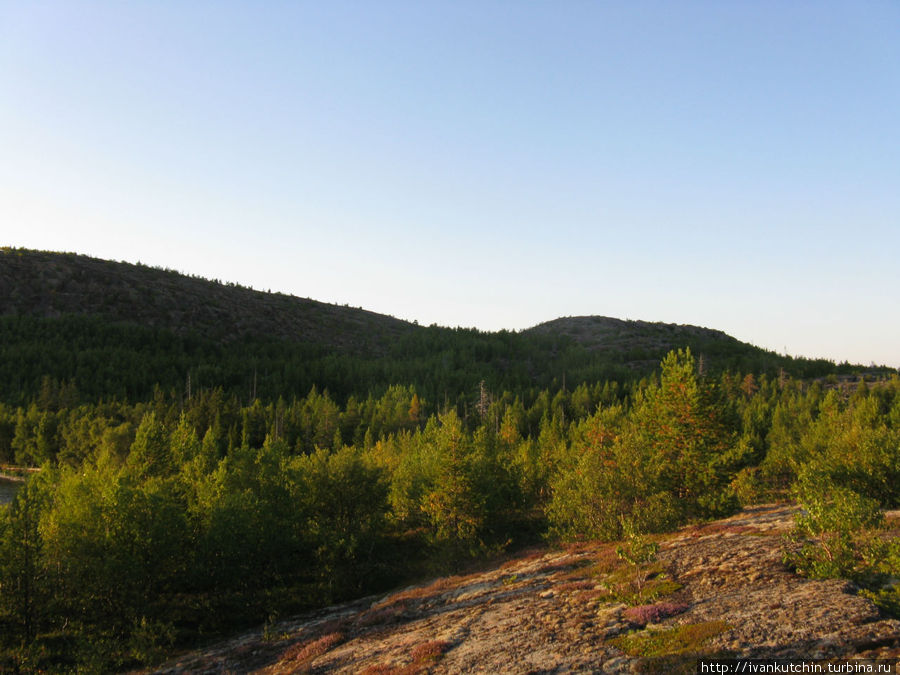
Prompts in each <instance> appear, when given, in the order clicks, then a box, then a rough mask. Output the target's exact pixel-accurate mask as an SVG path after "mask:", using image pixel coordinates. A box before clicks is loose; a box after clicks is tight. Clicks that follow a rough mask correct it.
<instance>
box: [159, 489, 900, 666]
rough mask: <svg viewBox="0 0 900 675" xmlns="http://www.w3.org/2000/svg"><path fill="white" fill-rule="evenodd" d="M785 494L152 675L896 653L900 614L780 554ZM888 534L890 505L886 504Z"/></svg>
mask: <svg viewBox="0 0 900 675" xmlns="http://www.w3.org/2000/svg"><path fill="white" fill-rule="evenodd" d="M795 511H796V509H795V507H791V506H785V505H768V506H758V507H752V508H748V509H745V510H744V511H742V512H741V513H739V514H737V515H735V516H733V517H731V518H728V519H725V520H720V521H716V522H713V523H708V524H705V525H699V526H691V527H688V528H683V529H681V530H679V531H677V532H675V533H673V534H668V535H663V536H661V537H660V538H659V539H658V543H659V549H658V552H657V554H656V560H655V561H654V562H653V563H652V565H651V566H650V567H644V568H641V570H640V571H639V570H638V568H637V567H633V566H631V565H630V564H628V563H627V562H624V561H623V560H621V559H620V556H618V555H617V554H616V545H615V544H596V543H594V544H579V545H576V546H571V547H569V548H568V549H565V550H550V549H535V550H531V551H527V552H523V553H520V554H518V555H516V556H513V557H511V558H509V559H507V560H506V561H505V562H502V563H499V564H496V565H495V566H493V567H491V568H489V569H484V570H481V571H477V572H474V573H471V574H467V575H464V576H455V577H447V578H441V579H438V580H436V581H433V582H431V583H427V584H423V585H418V586H413V587H409V588H406V589H403V590H400V591H397V592H394V593H391V594H388V595H385V596H380V597H369V598H365V599H363V600H359V601H356V602H353V603H348V604H344V605H340V606H335V607H331V608H329V609H327V610H323V611H320V612H317V613H315V614H310V615H308V616H303V617H298V618H295V619H294V620H291V621H286V622H283V623H278V624H273V625H268V626H266V627H264V628H260V629H259V630H256V631H253V632H250V633H246V634H244V635H241V636H239V637H236V638H234V639H231V640H228V641H225V642H222V643H220V644H216V645H213V646H210V647H209V648H206V649H203V650H199V651H194V652H190V653H186V654H183V655H182V656H181V657H180V658H178V659H177V660H175V661H172V662H170V663H168V664H166V665H165V666H164V667H162V668H160V669H159V670H156V671H153V672H157V673H166V674H172V673H184V672H189V673H239V672H240V673H244V672H254V673H267V674H271V675H280V674H285V673H302V672H311V673H371V674H375V673H381V674H386V673H395V674H399V673H404V674H411V673H464V672H465V673H470V672H503V673H627V672H694V667H695V662H696V659H697V657H698V656H701V655H703V656H711V657H712V656H717V657H750V658H846V657H851V656H864V657H868V658H900V621H897V620H895V619H891V618H887V617H885V616H883V615H881V614H880V613H879V611H878V609H877V608H876V607H875V606H874V605H873V604H872V603H870V602H869V601H868V600H866V599H865V598H863V597H860V596H858V595H856V593H855V590H856V589H855V588H854V587H853V585H852V584H850V583H848V582H844V581H839V580H829V581H812V580H809V579H804V578H802V577H799V576H797V575H795V574H793V573H792V572H791V571H790V570H789V569H788V568H786V567H785V565H784V564H783V563H782V562H781V545H782V535H783V534H784V533H785V532H786V531H787V530H788V529H790V527H791V526H792V524H793V515H794V513H795ZM888 522H889V523H890V524H891V525H892V527H893V528H894V531H895V534H896V531H897V529H898V527H900V512H892V513H889V514H888Z"/></svg>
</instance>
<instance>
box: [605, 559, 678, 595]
mask: <svg viewBox="0 0 900 675" xmlns="http://www.w3.org/2000/svg"><path fill="white" fill-rule="evenodd" d="M600 583H601V584H602V585H603V586H605V587H606V591H607V596H608V598H609V599H610V600H616V601H618V602H624V603H625V604H626V605H646V604H649V603H651V602H654V601H656V600H658V599H659V598H664V597H666V596H667V595H672V593H675V592H676V591H678V590H680V589H681V584H679V583H678V582H677V581H675V580H673V579H672V578H671V577H670V576H669V575H668V574H667V573H666V571H665V568H664V567H663V565H662V563H660V562H653V563H650V564H648V565H641V566H639V567H637V568H633V567H632V566H622V567H620V568H619V569H617V570H615V571H614V572H612V573H611V574H608V575H606V577H605V578H603V579H601V580H600Z"/></svg>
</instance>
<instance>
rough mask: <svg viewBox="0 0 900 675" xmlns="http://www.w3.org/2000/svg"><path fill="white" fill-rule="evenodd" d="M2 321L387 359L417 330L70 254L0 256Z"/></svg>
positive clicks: (349, 311) (357, 312) (13, 252)
mask: <svg viewBox="0 0 900 675" xmlns="http://www.w3.org/2000/svg"><path fill="white" fill-rule="evenodd" d="M0 252H2V257H0V314H5V315H31V316H36V317H45V318H59V317H61V316H64V315H72V314H77V315H91V316H97V317H103V318H104V319H107V320H110V321H125V322H129V323H134V324H138V325H142V326H148V327H157V328H162V329H166V330H170V331H173V332H175V333H177V334H181V335H186V334H190V333H192V332H196V333H199V334H202V335H203V336H204V337H206V338H208V339H211V340H215V341H218V342H232V341H235V340H238V339H240V338H242V337H246V336H268V337H272V338H278V339H285V340H291V341H295V342H307V343H314V344H327V345H330V346H331V347H332V348H334V349H340V350H342V349H347V350H352V351H367V352H371V353H384V352H385V351H386V350H387V348H388V344H389V343H390V341H392V340H396V339H397V338H399V337H400V336H402V335H404V334H406V333H409V332H410V331H411V330H413V328H414V326H413V325H412V324H410V323H407V322H406V321H401V320H399V319H395V318H393V317H389V316H384V315H382V314H376V313H374V312H367V311H365V310H363V309H356V308H352V307H339V306H337V305H330V304H326V303H324V302H317V301H315V300H310V299H307V298H297V297H294V296H290V295H284V294H282V293H271V292H262V291H256V290H253V289H251V288H246V287H244V286H240V285H235V284H231V283H227V284H226V283H221V282H219V281H209V280H207V279H202V278H199V277H192V276H186V275H184V274H180V273H178V272H175V271H173V270H166V269H160V268H157V267H148V266H146V265H140V264H138V265H133V264H129V263H124V262H113V261H108V260H99V259H97V258H90V257H88V256H83V255H76V254H73V253H47V252H42V251H28V250H22V249H2V250H0Z"/></svg>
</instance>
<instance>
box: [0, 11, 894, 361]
mask: <svg viewBox="0 0 900 675" xmlns="http://www.w3.org/2000/svg"><path fill="white" fill-rule="evenodd" d="M898 35H900V3H897V2H895V1H894V0H890V1H887V0H886V1H883V2H849V1H848V2H840V3H838V2H803V1H799V0H798V1H796V2H789V3H785V2H765V1H752V2H751V1H747V2H738V1H735V2H718V1H717V2H686V1H685V2H661V1H660V2H643V1H640V0H639V1H637V2H618V3H612V2H587V1H583V0H578V1H576V0H571V1H567V2H549V1H548V2H530V1H523V2H513V1H512V0H506V1H503V2H490V1H479V2H466V1H462V2H412V1H411V0H410V1H409V2H390V1H385V2H362V1H360V2H342V1H340V0H338V1H334V2H267V3H252V2H191V3H184V2H174V1H173V2H165V1H163V2H129V3H119V2H108V3H101V2H96V3H94V2H90V3H89V2H40V1H38V2H29V3H18V2H11V1H10V2H6V1H4V0H0V245H13V246H24V247H31V248H41V249H48V250H67V251H77V252H80V253H86V254H89V255H94V256H98V257H103V258H111V259H116V260H128V261H142V262H145V263H149V264H154V265H161V266H165V267H169V268H175V269H179V270H181V271H184V272H189V273H192V274H198V275H201V276H206V277H210V278H219V279H222V280H229V281H237V282H240V283H243V284H246V285H251V286H253V287H255V288H261V289H272V290H278V291H283V292H286V293H292V294H295V295H299V296H303V297H312V298H315V299H318V300H323V301H327V302H335V303H340V304H344V303H347V304H350V305H353V306H362V307H365V308H367V309H371V310H374V311H378V312H383V313H387V314H392V315H394V316H398V317H400V318H404V319H408V320H418V321H419V322H420V323H423V324H430V323H438V324H441V325H450V326H457V325H461V326H477V327H479V328H482V329H486V330H496V329H500V328H507V329H520V328H525V327H528V326H531V325H534V324H536V323H539V322H541V321H545V320H549V319H553V318H556V317H558V316H568V315H582V314H597V315H606V316H614V317H619V318H631V319H644V320H649V321H665V322H673V323H690V324H698V325H703V326H708V327H712V328H718V329H721V330H724V331H726V332H727V333H729V334H731V335H734V336H735V337H737V338H739V339H741V340H745V341H748V342H752V343H754V344H757V345H760V346H763V347H767V348H770V349H775V350H776V351H779V352H787V353H790V354H792V355H804V356H812V357H827V358H832V359H835V360H838V361H842V360H849V361H853V362H861V363H865V364H868V363H870V362H873V361H874V362H877V363H887V364H890V365H893V366H900V293H898V289H900V265H898V253H900V40H898Z"/></svg>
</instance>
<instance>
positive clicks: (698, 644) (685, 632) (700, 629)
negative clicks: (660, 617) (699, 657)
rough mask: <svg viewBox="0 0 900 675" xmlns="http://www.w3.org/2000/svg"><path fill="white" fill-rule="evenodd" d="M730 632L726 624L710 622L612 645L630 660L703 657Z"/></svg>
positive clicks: (640, 635) (643, 634)
mask: <svg viewBox="0 0 900 675" xmlns="http://www.w3.org/2000/svg"><path fill="white" fill-rule="evenodd" d="M728 630H731V626H730V625H728V624H727V623H725V622H724V621H706V622H703V623H691V624H684V625H682V626H676V627H674V628H670V629H667V630H660V631H638V632H636V633H629V634H628V635H622V636H620V637H617V638H614V639H612V640H610V644H612V645H613V646H614V647H617V648H619V649H621V650H622V651H623V652H625V653H626V654H629V655H630V656H641V657H644V658H658V657H666V656H677V655H683V654H702V653H703V649H704V647H705V646H706V644H707V643H708V642H709V641H710V640H712V638H714V637H716V636H717V635H721V634H722V633H724V632H725V631H728Z"/></svg>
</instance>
